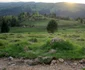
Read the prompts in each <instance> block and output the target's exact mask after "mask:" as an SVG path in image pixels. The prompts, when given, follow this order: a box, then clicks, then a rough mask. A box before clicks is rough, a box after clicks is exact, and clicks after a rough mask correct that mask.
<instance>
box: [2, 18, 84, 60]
mask: <svg viewBox="0 0 85 70" xmlns="http://www.w3.org/2000/svg"><path fill="white" fill-rule="evenodd" d="M49 20H50V19H48V20H37V21H30V20H29V21H28V20H26V21H24V22H22V23H21V24H22V25H23V26H22V27H11V29H10V32H9V33H2V34H0V57H9V56H12V57H15V58H21V57H24V58H29V59H34V58H37V57H39V56H49V57H55V58H63V59H82V58H85V24H81V23H79V22H78V21H75V20H56V21H57V22H58V30H56V32H55V33H54V34H49V33H47V30H46V26H47V24H48V22H49ZM29 26H33V27H29ZM53 38H59V39H61V41H58V42H54V43H53V44H50V43H51V41H52V39H53ZM52 49H54V50H56V52H54V53H49V52H50V50H52Z"/></svg>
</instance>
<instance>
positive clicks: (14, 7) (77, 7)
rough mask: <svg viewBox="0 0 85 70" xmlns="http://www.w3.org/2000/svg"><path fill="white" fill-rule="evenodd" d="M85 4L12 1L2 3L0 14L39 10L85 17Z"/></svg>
mask: <svg viewBox="0 0 85 70" xmlns="http://www.w3.org/2000/svg"><path fill="white" fill-rule="evenodd" d="M84 7H85V4H76V3H75V4H73V5H69V4H67V3H64V2H60V3H35V2H11V3H0V16H3V15H18V14H19V13H21V12H29V13H33V12H35V11H38V12H39V13H41V14H49V13H56V15H57V16H63V17H68V16H69V17H85V14H84V13H85V8H84Z"/></svg>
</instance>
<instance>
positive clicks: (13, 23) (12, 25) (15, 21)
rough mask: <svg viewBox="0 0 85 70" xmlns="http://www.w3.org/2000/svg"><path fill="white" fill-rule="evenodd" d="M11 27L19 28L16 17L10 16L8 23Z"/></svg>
mask: <svg viewBox="0 0 85 70" xmlns="http://www.w3.org/2000/svg"><path fill="white" fill-rule="evenodd" d="M10 25H11V27H15V26H19V25H20V24H19V20H18V17H16V16H12V19H11V22H10Z"/></svg>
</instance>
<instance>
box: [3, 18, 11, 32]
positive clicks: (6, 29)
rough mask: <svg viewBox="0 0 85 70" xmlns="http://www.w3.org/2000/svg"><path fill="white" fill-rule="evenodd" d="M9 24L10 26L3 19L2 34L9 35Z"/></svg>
mask: <svg viewBox="0 0 85 70" xmlns="http://www.w3.org/2000/svg"><path fill="white" fill-rule="evenodd" d="M9 30H10V29H9V24H8V21H7V20H6V19H5V18H3V19H2V24H1V33H7V32H9Z"/></svg>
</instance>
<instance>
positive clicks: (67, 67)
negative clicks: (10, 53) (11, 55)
mask: <svg viewBox="0 0 85 70" xmlns="http://www.w3.org/2000/svg"><path fill="white" fill-rule="evenodd" d="M16 61H19V59H15V60H13V61H8V60H7V59H6V58H5V59H0V70H82V69H83V67H84V66H85V65H82V64H80V63H79V62H78V61H65V62H64V63H56V64H53V65H42V64H41V65H35V66H29V65H28V64H25V63H23V62H22V63H16V64H15V62H16Z"/></svg>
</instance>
